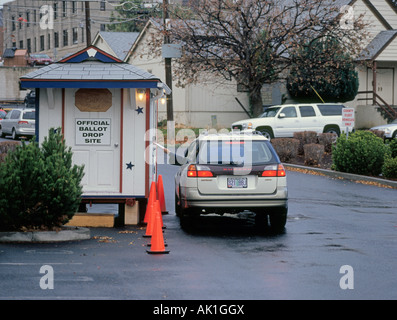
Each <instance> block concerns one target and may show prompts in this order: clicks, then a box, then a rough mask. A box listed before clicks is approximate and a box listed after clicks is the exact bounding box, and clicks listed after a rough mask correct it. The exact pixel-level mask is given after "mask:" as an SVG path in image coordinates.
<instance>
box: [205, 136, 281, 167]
mask: <svg viewBox="0 0 397 320" xmlns="http://www.w3.org/2000/svg"><path fill="white" fill-rule="evenodd" d="M274 162H276V159H275V157H274V155H273V153H272V151H271V149H270V146H269V145H268V143H267V141H263V140H254V141H252V140H205V141H202V142H201V144H200V149H199V157H198V163H199V164H220V165H247V164H248V165H261V164H266V163H274Z"/></svg>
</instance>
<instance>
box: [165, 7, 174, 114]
mask: <svg viewBox="0 0 397 320" xmlns="http://www.w3.org/2000/svg"><path fill="white" fill-rule="evenodd" d="M168 18H169V15H168V0H163V26H164V43H165V44H167V43H170V38H169V36H168V33H167V19H168ZM164 60H165V61H164V62H165V83H166V84H167V86H168V87H169V88H170V89H171V93H170V95H169V96H168V99H167V121H174V106H173V99H172V66H171V58H164Z"/></svg>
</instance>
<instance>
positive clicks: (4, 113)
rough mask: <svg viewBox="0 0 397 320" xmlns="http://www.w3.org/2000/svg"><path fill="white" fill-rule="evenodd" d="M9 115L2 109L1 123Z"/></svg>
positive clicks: (0, 114) (0, 111)
mask: <svg viewBox="0 0 397 320" xmlns="http://www.w3.org/2000/svg"><path fill="white" fill-rule="evenodd" d="M6 115H7V112H6V111H5V110H4V109H0V121H1V120H2V119H4V118H5V117H6Z"/></svg>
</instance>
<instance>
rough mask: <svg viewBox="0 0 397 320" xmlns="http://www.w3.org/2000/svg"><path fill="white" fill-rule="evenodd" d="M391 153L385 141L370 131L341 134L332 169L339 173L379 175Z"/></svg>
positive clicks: (335, 147) (333, 154)
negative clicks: (386, 157)
mask: <svg viewBox="0 0 397 320" xmlns="http://www.w3.org/2000/svg"><path fill="white" fill-rule="evenodd" d="M389 153H390V149H389V148H388V147H387V146H386V145H385V144H384V142H383V140H382V139H381V138H379V137H377V136H376V135H375V134H373V133H372V132H369V131H356V132H354V133H350V134H349V138H348V139H346V135H345V134H341V136H340V137H339V138H338V140H337V142H336V145H335V146H333V150H332V160H333V165H332V168H333V169H334V170H337V171H342V172H349V173H356V174H364V175H374V176H376V175H379V174H380V173H381V172H382V166H383V162H384V159H385V156H387V155H388V154H389Z"/></svg>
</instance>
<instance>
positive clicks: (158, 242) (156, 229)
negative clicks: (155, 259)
mask: <svg viewBox="0 0 397 320" xmlns="http://www.w3.org/2000/svg"><path fill="white" fill-rule="evenodd" d="M153 218H154V219H153V220H154V226H153V235H152V239H151V241H150V250H146V252H147V253H150V254H161V253H169V251H167V250H165V244H164V237H163V230H162V228H161V211H160V210H155V211H154V214H153Z"/></svg>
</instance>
